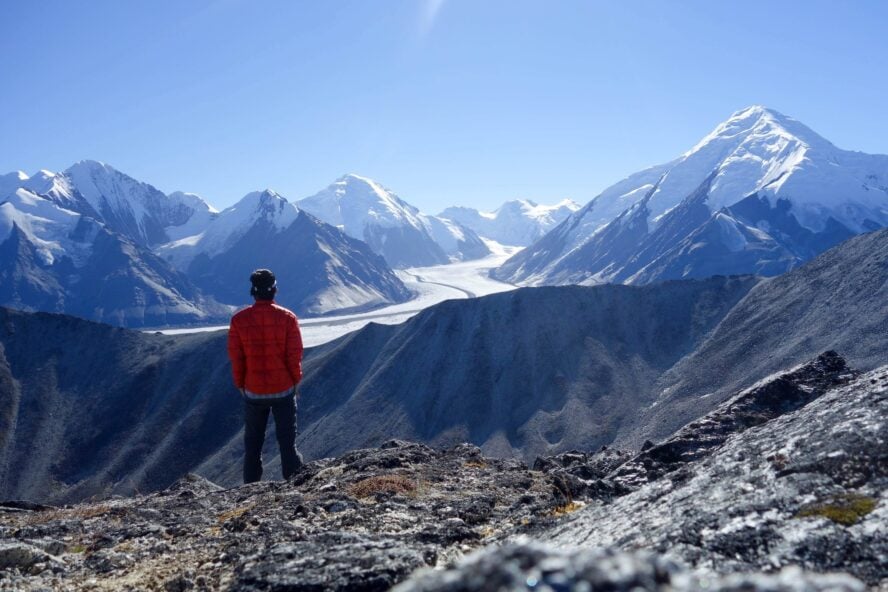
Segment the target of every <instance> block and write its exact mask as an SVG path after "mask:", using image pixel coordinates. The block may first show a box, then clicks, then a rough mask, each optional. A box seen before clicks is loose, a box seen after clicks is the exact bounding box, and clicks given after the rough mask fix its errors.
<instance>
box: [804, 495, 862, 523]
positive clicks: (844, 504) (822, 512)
mask: <svg viewBox="0 0 888 592" xmlns="http://www.w3.org/2000/svg"><path fill="white" fill-rule="evenodd" d="M875 508H876V500H875V499H873V498H871V497H866V496H864V495H856V494H844V495H840V496H837V497H834V498H833V499H831V500H829V501H827V502H824V503H819V504H811V505H809V506H806V507H804V508H802V509H801V510H799V513H798V514H796V518H808V517H811V516H822V517H823V518H829V519H830V520H832V521H833V522H835V523H837V524H842V525H844V526H851V525H852V524H856V523H857V522H859V521H860V519H861V518H863V517H864V516H866V515H867V514H869V513H870V512H872V511H873V510H874V509H875Z"/></svg>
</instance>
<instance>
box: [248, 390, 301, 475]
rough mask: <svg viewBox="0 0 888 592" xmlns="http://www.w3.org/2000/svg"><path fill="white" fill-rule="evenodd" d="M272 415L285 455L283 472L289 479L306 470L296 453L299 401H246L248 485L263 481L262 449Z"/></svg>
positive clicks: (283, 454) (299, 455) (287, 399)
mask: <svg viewBox="0 0 888 592" xmlns="http://www.w3.org/2000/svg"><path fill="white" fill-rule="evenodd" d="M269 412H271V413H273V414H274V431H275V433H276V434H277V441H278V448H280V451H281V470H282V472H283V474H284V479H289V478H290V476H291V475H293V474H294V473H295V472H296V471H298V470H299V469H300V468H301V467H302V455H301V454H299V453H298V452H297V451H296V399H295V397H294V396H293V395H291V396H289V397H284V398H282V399H269V400H267V401H263V400H261V399H259V400H257V399H244V483H253V482H254V481H258V480H259V479H261V478H262V445H263V443H264V442H265V426H266V425H267V424H268V414H269Z"/></svg>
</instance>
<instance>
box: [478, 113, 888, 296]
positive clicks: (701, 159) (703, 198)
mask: <svg viewBox="0 0 888 592" xmlns="http://www.w3.org/2000/svg"><path fill="white" fill-rule="evenodd" d="M886 225H888V156H885V155H869V154H864V153H860V152H850V151H847V150H841V149H839V148H837V147H835V146H834V145H833V144H831V143H830V142H829V141H827V140H825V139H824V138H822V137H821V136H819V135H817V134H816V133H815V132H814V131H812V130H811V129H809V128H808V127H806V126H805V125H803V124H802V123H800V122H798V121H796V120H794V119H792V118H790V117H787V116H785V115H782V114H781V113H778V112H777V111H774V110H772V109H767V108H764V107H759V106H754V107H750V108H747V109H744V110H742V111H738V112H737V113H734V114H733V115H732V116H731V117H730V118H729V119H728V120H727V121H725V122H724V123H722V124H721V125H719V126H718V127H716V129H715V130H714V131H713V132H712V133H711V134H709V135H708V136H706V137H705V138H703V140H701V141H700V142H699V143H698V144H697V145H696V146H694V147H693V148H692V149H691V150H689V151H688V152H686V153H685V154H683V155H682V156H680V157H679V158H677V159H675V160H673V161H670V162H668V163H665V164H662V165H658V166H654V167H651V168H649V169H646V170H644V171H641V172H638V173H635V174H634V175H631V176H629V177H628V178H626V179H624V180H622V181H620V182H619V183H616V184H615V185H613V186H611V187H609V188H608V189H606V190H604V191H603V192H602V193H601V194H600V195H599V196H598V197H596V198H595V199H593V200H592V201H591V202H589V203H588V204H587V205H586V206H585V207H583V208H582V209H581V210H579V211H578V212H576V213H574V214H573V215H571V216H570V217H569V218H568V219H566V220H565V221H564V222H562V223H561V224H560V225H559V226H557V227H556V228H555V229H553V230H552V231H550V232H549V233H548V234H546V235H545V236H544V237H543V238H541V239H540V240H539V241H537V242H536V243H534V244H533V245H531V246H530V247H528V248H527V249H525V250H524V251H522V252H520V253H518V254H516V255H515V256H514V257H512V258H511V259H510V260H508V261H507V262H506V263H504V264H503V265H502V266H501V267H500V268H499V269H497V270H495V272H494V274H493V275H494V276H495V277H496V278H498V279H501V280H504V281H509V282H513V283H520V284H523V285H543V284H570V283H584V284H595V283H604V282H625V283H648V282H653V281H659V280H665V279H677V278H700V277H707V276H709V275H712V274H716V273H721V274H725V273H755V274H761V275H769V276H770V275H777V274H779V273H782V272H784V271H787V270H789V269H793V268H795V267H798V266H799V265H800V264H801V263H802V262H804V261H807V260H808V259H810V258H811V257H813V256H815V255H817V254H819V253H821V252H823V251H824V250H826V249H828V248H829V247H831V246H833V245H836V244H838V243H839V242H841V241H842V240H844V239H846V238H848V237H850V236H852V235H854V234H857V233H860V232H865V231H868V230H874V229H876V228H881V227H884V226H886Z"/></svg>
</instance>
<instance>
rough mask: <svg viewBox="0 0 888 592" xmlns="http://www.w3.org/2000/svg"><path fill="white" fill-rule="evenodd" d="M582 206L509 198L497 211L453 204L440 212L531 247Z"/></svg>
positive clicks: (481, 231)
mask: <svg viewBox="0 0 888 592" xmlns="http://www.w3.org/2000/svg"><path fill="white" fill-rule="evenodd" d="M579 209H580V206H579V205H578V204H576V203H574V202H573V201H571V200H569V199H566V200H564V201H562V202H560V203H557V204H555V205H553V206H544V205H538V204H536V203H534V202H532V201H530V200H526V199H516V200H513V201H507V202H506V203H504V204H503V205H501V206H500V207H499V208H497V209H496V210H494V211H493V212H481V211H478V210H476V209H474V208H468V207H450V208H447V209H445V210H444V211H443V212H441V214H440V215H439V216H440V217H441V218H448V219H450V220H453V221H455V222H459V223H460V224H462V225H463V226H466V227H468V228H471V229H472V230H474V231H475V232H476V233H477V234H479V235H480V236H483V237H485V238H489V239H492V240H495V241H497V242H498V243H501V244H504V245H516V246H527V245H530V244H532V243H534V242H535V241H537V240H539V239H540V238H541V237H542V236H543V235H544V234H545V233H546V232H548V231H549V230H551V229H552V228H553V227H555V226H556V225H558V224H559V223H561V222H562V221H563V220H564V219H565V218H567V217H568V216H569V215H571V214H572V213H573V212H576V211H577V210H579Z"/></svg>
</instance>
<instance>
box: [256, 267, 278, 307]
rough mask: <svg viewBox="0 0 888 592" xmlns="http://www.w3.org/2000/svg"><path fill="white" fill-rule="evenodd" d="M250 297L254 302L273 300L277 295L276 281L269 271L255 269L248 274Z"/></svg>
mask: <svg viewBox="0 0 888 592" xmlns="http://www.w3.org/2000/svg"><path fill="white" fill-rule="evenodd" d="M250 284H252V287H251V288H250V296H252V297H253V298H255V299H256V300H274V295H275V294H277V280H276V279H275V278H274V274H273V273H272V272H271V270H270V269H257V270H256V271H254V272H253V273H251V274H250Z"/></svg>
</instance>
